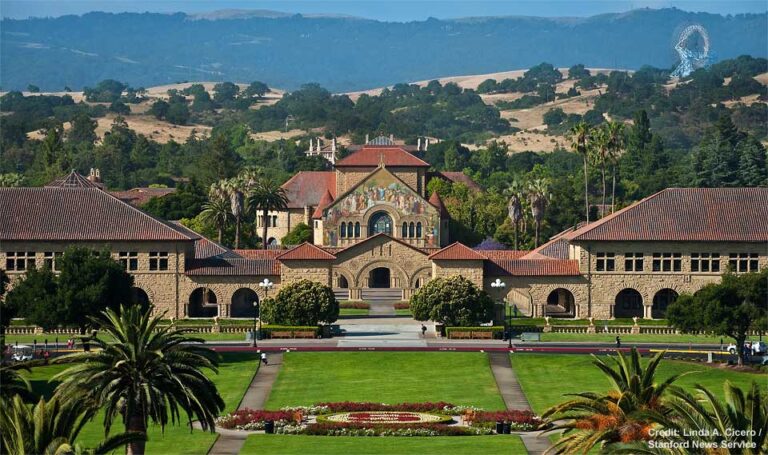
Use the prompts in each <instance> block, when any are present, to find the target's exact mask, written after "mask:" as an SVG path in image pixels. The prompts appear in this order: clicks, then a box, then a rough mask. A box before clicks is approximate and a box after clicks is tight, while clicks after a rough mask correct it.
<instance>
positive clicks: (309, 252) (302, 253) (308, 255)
mask: <svg viewBox="0 0 768 455" xmlns="http://www.w3.org/2000/svg"><path fill="white" fill-rule="evenodd" d="M277 259H278V260H279V261H295V260H319V261H332V260H334V259H336V256H334V255H332V254H331V253H328V252H326V251H324V250H322V249H321V248H318V247H316V246H315V245H313V244H311V243H308V242H304V243H302V244H301V245H299V246H297V247H296V248H291V249H290V250H288V251H286V252H285V253H283V254H281V255H278V256H277Z"/></svg>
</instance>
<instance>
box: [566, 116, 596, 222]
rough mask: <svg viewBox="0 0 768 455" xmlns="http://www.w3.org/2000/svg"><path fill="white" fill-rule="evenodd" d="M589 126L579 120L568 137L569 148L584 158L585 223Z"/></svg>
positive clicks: (587, 195) (587, 203) (587, 188)
mask: <svg viewBox="0 0 768 455" xmlns="http://www.w3.org/2000/svg"><path fill="white" fill-rule="evenodd" d="M590 132H591V127H590V126H589V124H588V123H587V122H584V121H581V122H579V123H577V124H576V125H574V126H573V127H571V129H570V131H569V132H568V137H569V138H570V139H571V148H572V149H573V151H574V152H576V153H578V154H579V155H581V157H582V158H583V159H584V205H585V208H586V217H587V223H589V164H588V162H589V136H590Z"/></svg>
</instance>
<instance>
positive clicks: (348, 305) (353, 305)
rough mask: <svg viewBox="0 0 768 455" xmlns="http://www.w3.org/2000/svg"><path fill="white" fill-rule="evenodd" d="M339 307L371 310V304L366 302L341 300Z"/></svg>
mask: <svg viewBox="0 0 768 455" xmlns="http://www.w3.org/2000/svg"><path fill="white" fill-rule="evenodd" d="M339 308H354V309H357V310H370V309H371V304H370V303H365V302H341V303H339Z"/></svg>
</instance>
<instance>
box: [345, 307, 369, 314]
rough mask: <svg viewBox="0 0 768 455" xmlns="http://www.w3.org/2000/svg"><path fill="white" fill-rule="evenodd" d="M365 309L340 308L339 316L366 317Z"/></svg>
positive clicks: (366, 310)
mask: <svg viewBox="0 0 768 455" xmlns="http://www.w3.org/2000/svg"><path fill="white" fill-rule="evenodd" d="M369 311H370V310H369V309H367V308H340V309H339V316H368V312H369Z"/></svg>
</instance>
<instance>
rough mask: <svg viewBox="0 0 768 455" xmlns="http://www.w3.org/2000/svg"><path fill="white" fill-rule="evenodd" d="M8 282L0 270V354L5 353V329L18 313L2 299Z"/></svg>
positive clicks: (5, 275)
mask: <svg viewBox="0 0 768 455" xmlns="http://www.w3.org/2000/svg"><path fill="white" fill-rule="evenodd" d="M9 281H10V280H9V279H8V275H7V274H6V273H5V270H3V269H0V352H5V329H6V327H8V326H9V325H11V319H13V318H15V317H16V314H17V313H18V309H17V307H15V306H10V305H8V304H7V303H6V301H5V298H4V297H5V291H6V290H7V289H8V282H9ZM0 359H2V357H0ZM1 362H2V360H0V363H1ZM0 384H2V382H0Z"/></svg>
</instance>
